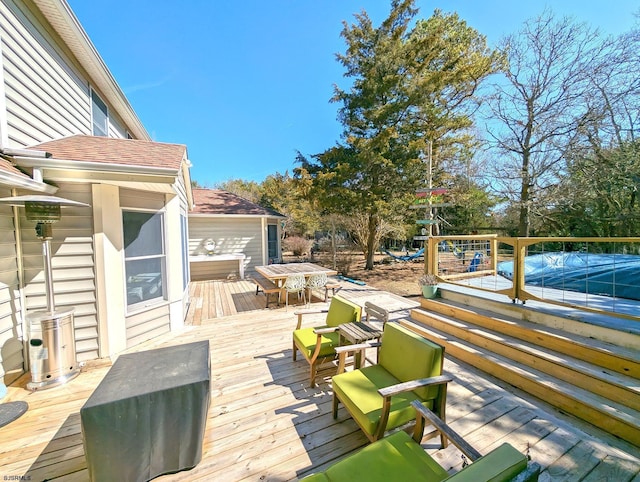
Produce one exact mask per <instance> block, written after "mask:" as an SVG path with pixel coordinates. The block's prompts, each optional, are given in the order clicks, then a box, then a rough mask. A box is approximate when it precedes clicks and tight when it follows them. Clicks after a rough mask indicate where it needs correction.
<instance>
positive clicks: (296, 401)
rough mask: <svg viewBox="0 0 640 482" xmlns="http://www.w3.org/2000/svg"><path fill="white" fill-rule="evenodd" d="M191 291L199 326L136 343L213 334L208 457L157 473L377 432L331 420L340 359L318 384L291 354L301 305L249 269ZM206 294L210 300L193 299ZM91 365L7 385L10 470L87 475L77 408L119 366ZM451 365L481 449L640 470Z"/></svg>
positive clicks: (3, 447) (453, 463)
mask: <svg viewBox="0 0 640 482" xmlns="http://www.w3.org/2000/svg"><path fill="white" fill-rule="evenodd" d="M225 290H226V294H225V295H224V296H220V299H221V300H222V299H224V297H226V299H227V300H228V301H227V303H230V302H233V304H234V306H235V310H236V311H238V314H236V315H233V316H222V317H218V315H219V312H218V311H217V309H218V308H217V307H216V304H217V302H216V301H214V300H215V299H216V297H217V296H218V295H219V293H220V292H221V291H225ZM191 293H192V295H193V297H194V300H193V301H192V306H190V307H189V316H193V317H194V319H193V321H191V320H190V324H191V325H193V326H189V327H187V329H185V331H184V332H182V333H176V334H167V335H163V336H161V337H158V338H156V339H154V340H151V341H149V342H147V343H145V344H144V345H143V346H140V347H138V348H137V350H141V349H152V348H156V347H159V346H164V345H168V344H182V343H190V342H192V341H197V340H202V339H208V340H210V346H211V360H212V373H211V375H212V378H211V381H212V386H211V391H212V404H211V409H210V412H209V417H208V421H207V430H206V434H205V441H204V455H203V459H202V461H201V463H200V464H198V466H197V467H195V468H194V469H193V470H191V471H186V472H180V473H177V474H172V475H166V476H163V477H160V478H158V479H156V480H159V481H182V480H190V481H191V480H203V481H210V480H224V481H227V480H229V481H235V480H253V481H256V480H273V481H275V480H278V481H285V480H293V479H296V478H298V477H301V476H304V475H305V474H307V473H310V472H311V471H316V470H322V469H323V468H325V467H327V466H328V465H330V464H332V463H334V462H335V461H336V460H337V459H339V458H341V457H344V456H345V455H346V454H348V453H349V452H351V451H353V450H355V449H357V448H358V447H361V446H364V445H365V444H366V443H367V439H366V437H365V436H364V435H363V434H362V433H361V432H360V430H359V429H358V427H357V426H356V424H355V423H354V422H353V420H351V419H350V418H349V417H348V415H347V413H346V412H345V411H344V409H343V408H341V409H340V411H339V415H338V419H337V420H333V417H332V415H331V387H330V384H329V382H330V376H331V374H332V372H333V371H332V370H327V371H324V372H323V375H326V378H325V379H319V380H318V381H319V383H318V386H317V387H316V388H314V389H310V388H308V365H307V364H306V362H305V361H304V360H298V361H297V362H293V361H292V358H291V349H292V348H291V331H292V330H293V328H294V325H295V323H296V317H295V315H294V312H295V308H294V309H292V308H291V307H290V308H289V309H288V311H285V309H284V308H272V309H264V299H263V298H262V296H263V295H262V294H260V295H258V296H256V295H255V285H254V284H253V283H251V282H248V281H240V282H237V283H229V282H226V281H222V282H213V283H209V282H202V284H197V285H196V286H193V285H192V286H191ZM343 294H348V292H347V291H345V293H343ZM358 295H359V296H357V298H359V299H361V300H364V299H365V298H366V299H371V297H376V296H377V295H378V299H383V298H384V297H380V296H379V293H368V294H367V293H358ZM367 297H368V298H367ZM199 301H202V303H201V304H200V305H199V306H200V307H198V308H194V309H192V307H194V306H196V305H198V303H199ZM254 301H255V303H253V302H254ZM220 304H221V305H224V303H222V302H220ZM205 307H206V308H205ZM254 307H255V309H252V308H254ZM224 309H225V308H224V306H223V310H224ZM226 309H230V306H227V307H226ZM211 315H214V316H211ZM207 316H209V317H210V318H206V317H207ZM196 317H199V319H198V320H197V321H196V319H195V318H196ZM321 323H322V315H313V316H309V317H305V318H304V324H305V325H306V326H313V325H316V324H321ZM91 365H92V367H91V368H86V369H85V370H84V371H83V373H82V374H81V375H80V376H79V377H77V378H76V379H74V380H72V381H70V382H68V383H67V384H66V385H63V386H61V387H57V388H53V389H50V390H44V391H40V392H34V393H30V392H28V391H26V390H25V389H24V385H25V383H26V381H27V379H26V378H25V377H23V378H22V379H21V380H19V381H18V382H17V383H16V384H14V385H13V386H11V387H9V395H8V397H7V401H9V400H26V401H27V402H28V403H29V405H30V409H29V411H28V412H27V413H26V414H25V415H23V416H22V417H21V418H20V419H19V420H17V421H15V422H13V423H11V424H9V425H7V426H6V427H3V428H0V460H1V461H2V471H1V473H2V474H3V475H4V474H6V475H16V476H30V477H31V480H43V479H45V478H46V479H51V480H59V481H70V482H79V481H86V480H88V473H87V471H86V465H85V462H84V451H83V447H82V436H81V427H80V418H79V410H80V408H81V407H82V405H83V404H84V402H85V401H86V399H87V398H88V397H89V395H90V394H91V393H92V391H93V390H94V389H95V387H96V386H97V385H98V383H99V382H100V380H102V378H103V377H104V375H105V374H106V373H107V371H108V368H109V367H108V366H105V365H104V364H103V365H102V366H101V365H100V364H98V363H92V364H91ZM445 370H446V371H447V372H448V373H450V374H451V375H452V376H453V377H454V382H452V383H451V384H450V387H449V394H448V403H447V420H448V422H449V423H450V424H451V425H452V426H453V427H454V428H455V429H456V430H458V431H459V432H460V433H461V434H463V435H464V436H465V438H466V439H467V440H468V441H469V442H471V443H472V445H473V446H474V447H475V448H476V449H478V450H479V451H480V452H481V453H486V452H488V451H489V450H491V449H492V448H494V447H495V446H497V445H499V444H501V443H502V442H504V441H507V442H509V443H511V444H512V445H514V446H515V447H516V448H517V449H519V450H522V451H523V452H524V451H526V449H527V446H529V447H530V451H531V455H532V457H533V459H534V460H535V461H537V462H538V463H540V464H541V465H542V466H543V468H544V469H545V470H544V472H543V474H542V476H541V480H543V481H544V480H580V479H581V478H582V477H586V478H585V479H584V480H616V481H618V480H621V481H624V480H633V478H634V477H635V478H636V480H638V479H640V459H639V456H640V450H638V448H636V447H631V446H629V445H628V444H624V443H619V444H617V443H616V441H615V440H613V439H612V438H611V437H608V436H606V435H605V434H603V433H602V432H600V431H598V430H597V429H594V428H591V427H590V426H585V424H583V423H580V422H575V424H574V423H573V422H574V421H573V419H569V418H566V417H564V416H561V415H559V414H558V413H557V412H555V411H554V410H552V409H549V408H547V407H546V406H545V405H544V404H543V403H542V402H540V401H537V400H535V399H532V398H530V397H523V396H519V395H517V394H516V393H514V392H517V390H515V389H513V388H512V387H505V386H503V385H502V384H499V382H496V381H494V380H490V379H488V378H489V377H487V376H486V375H482V374H480V373H479V372H477V371H475V370H474V369H473V368H471V367H468V366H466V365H463V364H461V363H458V362H456V361H455V360H453V359H451V358H450V357H449V358H447V360H446V362H445ZM517 393H518V394H519V392H517ZM570 422H571V423H570ZM437 442H438V439H429V440H427V439H425V441H424V442H423V445H424V447H425V449H426V450H427V451H428V452H429V453H431V454H432V455H433V456H434V457H435V458H436V459H437V460H438V461H439V462H440V463H441V464H442V465H443V466H444V467H447V468H451V469H452V470H458V469H459V467H460V463H461V461H460V454H459V452H457V449H455V447H453V446H450V447H448V448H447V449H445V450H439V449H438V447H437V445H438V444H437ZM587 474H588V475H587Z"/></svg>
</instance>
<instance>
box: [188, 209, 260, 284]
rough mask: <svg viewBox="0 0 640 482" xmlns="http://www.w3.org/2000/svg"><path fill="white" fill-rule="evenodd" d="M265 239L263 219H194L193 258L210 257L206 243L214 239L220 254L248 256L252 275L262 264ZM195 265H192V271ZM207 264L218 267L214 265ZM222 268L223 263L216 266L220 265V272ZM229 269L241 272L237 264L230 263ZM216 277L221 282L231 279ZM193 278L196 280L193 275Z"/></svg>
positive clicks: (247, 267) (191, 222) (191, 226)
mask: <svg viewBox="0 0 640 482" xmlns="http://www.w3.org/2000/svg"><path fill="white" fill-rule="evenodd" d="M261 235H262V220H261V218H231V217H229V218H220V217H215V218H214V217H211V218H207V217H190V218H189V254H190V255H202V254H207V253H206V250H205V249H204V247H203V246H204V242H205V240H207V239H209V238H211V239H213V240H214V241H215V243H216V254H236V253H244V255H245V256H246V259H245V271H248V270H250V269H252V268H253V267H255V266H259V265H261V264H262V236H261ZM195 264H196V263H191V269H192V270H193V269H194V265H195ZM206 264H208V265H214V263H206ZM222 264H223V263H222V262H221V263H215V265H218V266H216V269H217V268H219V267H220V266H219V265H222ZM229 266H230V267H231V268H233V269H234V270H235V271H236V272H237V270H238V266H237V263H236V262H232V263H230V264H229ZM195 269H199V268H195ZM214 273H215V272H214ZM227 274H228V272H227ZM216 275H217V276H218V277H220V278H226V277H227V276H226V275H224V273H217V274H216ZM191 278H192V279H193V273H192V275H191ZM210 279H215V278H210Z"/></svg>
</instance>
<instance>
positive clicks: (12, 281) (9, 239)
mask: <svg viewBox="0 0 640 482" xmlns="http://www.w3.org/2000/svg"><path fill="white" fill-rule="evenodd" d="M10 195H11V193H10V191H9V190H8V189H0V196H1V197H6V196H10ZM23 339H24V337H23V330H22V303H21V298H20V287H19V280H18V264H17V252H16V235H15V229H14V224H13V210H12V208H11V207H9V206H6V205H4V206H0V382H3V383H4V384H5V385H8V384H10V383H11V382H13V381H14V380H15V379H16V378H18V377H19V376H20V375H22V373H23V372H24V358H23Z"/></svg>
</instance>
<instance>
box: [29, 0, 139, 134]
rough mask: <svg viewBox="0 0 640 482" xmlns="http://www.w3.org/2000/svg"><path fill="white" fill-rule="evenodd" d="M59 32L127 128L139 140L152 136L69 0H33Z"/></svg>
mask: <svg viewBox="0 0 640 482" xmlns="http://www.w3.org/2000/svg"><path fill="white" fill-rule="evenodd" d="M33 3H35V5H36V6H37V7H38V9H39V10H40V12H41V13H42V14H43V15H44V17H45V18H46V19H47V21H48V22H49V24H50V25H51V26H52V27H53V29H54V30H55V31H56V33H57V34H58V35H59V36H60V38H61V39H62V40H63V41H64V43H65V45H66V46H67V47H68V48H69V50H70V51H71V53H72V54H73V55H74V56H75V58H76V59H77V61H78V63H79V64H80V65H81V66H82V68H83V69H84V70H85V71H86V72H87V73H88V74H89V75H90V76H91V80H92V81H93V83H94V84H95V87H97V88H98V90H99V91H100V94H102V95H103V96H104V97H106V100H107V101H108V102H109V103H110V104H111V105H112V106H113V107H114V108H115V109H116V111H117V112H118V114H119V115H120V117H122V120H123V121H124V122H125V123H126V127H127V129H128V130H129V131H130V132H131V133H132V134H133V136H134V137H136V138H138V139H150V138H151V137H150V136H149V134H148V133H147V131H146V129H145V128H144V126H143V125H142V122H141V121H140V119H139V118H138V116H137V114H136V113H135V111H134V110H133V107H131V104H129V101H128V100H127V97H126V96H125V95H124V92H122V89H121V88H120V86H119V85H118V83H117V82H116V80H115V79H114V77H113V75H112V74H111V72H110V71H109V69H108V68H107V66H106V64H105V62H104V61H103V60H102V57H100V54H99V53H98V51H97V50H96V48H95V47H94V45H93V43H91V40H90V39H89V36H88V35H87V33H86V32H85V31H84V29H83V28H82V26H81V25H80V22H79V21H78V19H77V17H76V16H75V15H74V13H73V12H72V10H71V7H69V4H68V3H67V2H66V1H65V0H33Z"/></svg>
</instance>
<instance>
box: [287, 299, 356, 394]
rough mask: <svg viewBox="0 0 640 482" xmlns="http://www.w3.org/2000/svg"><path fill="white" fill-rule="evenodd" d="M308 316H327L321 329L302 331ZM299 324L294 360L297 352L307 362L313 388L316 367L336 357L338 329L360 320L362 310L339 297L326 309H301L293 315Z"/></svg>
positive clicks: (319, 327) (294, 342)
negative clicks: (342, 325) (345, 324)
mask: <svg viewBox="0 0 640 482" xmlns="http://www.w3.org/2000/svg"><path fill="white" fill-rule="evenodd" d="M310 313H327V318H326V320H325V325H324V326H317V327H314V328H302V318H303V316H304V315H306V314H310ZM296 315H298V325H297V326H296V329H295V331H294V332H293V361H296V356H297V352H298V350H300V353H302V355H303V356H304V358H305V359H306V360H307V362H309V367H310V369H311V375H310V376H311V382H310V385H311V387H312V388H313V387H315V386H316V374H317V371H318V366H319V365H320V364H321V363H323V361H325V360H327V359H328V358H334V357H335V356H336V351H335V348H336V347H337V346H338V345H339V344H340V335H339V333H338V326H340V325H341V324H342V323H350V322H353V321H360V317H361V316H362V308H361V307H360V306H358V305H356V304H355V303H352V302H351V301H348V300H346V299H344V298H342V297H340V296H338V295H336V296H334V297H333V298H331V303H330V304H329V309H328V310H303V311H298V312H296Z"/></svg>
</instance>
